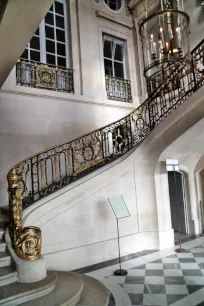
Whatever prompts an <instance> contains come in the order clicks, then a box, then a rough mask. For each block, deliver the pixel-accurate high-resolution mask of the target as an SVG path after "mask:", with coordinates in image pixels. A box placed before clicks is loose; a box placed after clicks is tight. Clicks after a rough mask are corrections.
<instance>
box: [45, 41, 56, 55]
mask: <svg viewBox="0 0 204 306" xmlns="http://www.w3.org/2000/svg"><path fill="white" fill-rule="evenodd" d="M46 51H47V52H49V53H55V42H54V41H51V40H47V39H46Z"/></svg>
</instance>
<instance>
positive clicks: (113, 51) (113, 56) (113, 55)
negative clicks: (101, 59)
mask: <svg viewBox="0 0 204 306" xmlns="http://www.w3.org/2000/svg"><path fill="white" fill-rule="evenodd" d="M114 58H115V40H113V50H112V69H113V76H114V77H115V65H114Z"/></svg>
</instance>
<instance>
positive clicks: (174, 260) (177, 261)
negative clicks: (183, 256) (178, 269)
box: [162, 257, 179, 263]
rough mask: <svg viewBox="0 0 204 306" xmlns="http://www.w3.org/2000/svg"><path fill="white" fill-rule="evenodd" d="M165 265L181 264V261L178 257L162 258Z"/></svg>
mask: <svg viewBox="0 0 204 306" xmlns="http://www.w3.org/2000/svg"><path fill="white" fill-rule="evenodd" d="M162 262H163V263H179V259H178V258H176V257H172V258H162Z"/></svg>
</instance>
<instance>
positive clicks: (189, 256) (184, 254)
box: [177, 253, 194, 258]
mask: <svg viewBox="0 0 204 306" xmlns="http://www.w3.org/2000/svg"><path fill="white" fill-rule="evenodd" d="M177 256H178V258H194V256H193V254H191V253H177Z"/></svg>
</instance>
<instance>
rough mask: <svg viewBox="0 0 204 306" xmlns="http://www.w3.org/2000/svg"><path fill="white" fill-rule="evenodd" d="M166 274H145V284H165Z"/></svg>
mask: <svg viewBox="0 0 204 306" xmlns="http://www.w3.org/2000/svg"><path fill="white" fill-rule="evenodd" d="M164 283H165V282H164V276H145V284H149V285H164Z"/></svg>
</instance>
